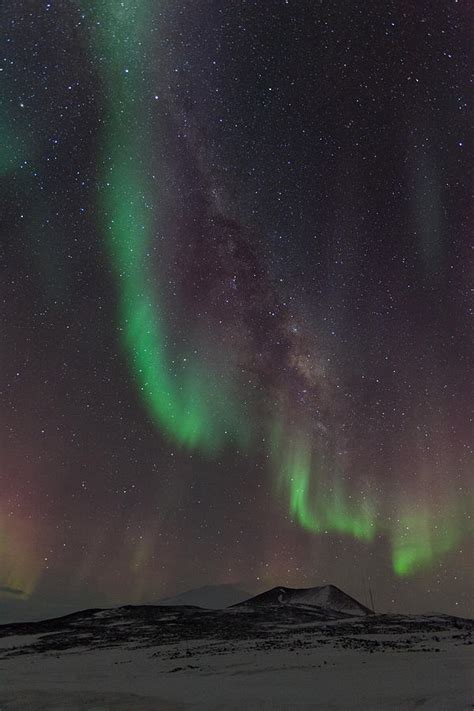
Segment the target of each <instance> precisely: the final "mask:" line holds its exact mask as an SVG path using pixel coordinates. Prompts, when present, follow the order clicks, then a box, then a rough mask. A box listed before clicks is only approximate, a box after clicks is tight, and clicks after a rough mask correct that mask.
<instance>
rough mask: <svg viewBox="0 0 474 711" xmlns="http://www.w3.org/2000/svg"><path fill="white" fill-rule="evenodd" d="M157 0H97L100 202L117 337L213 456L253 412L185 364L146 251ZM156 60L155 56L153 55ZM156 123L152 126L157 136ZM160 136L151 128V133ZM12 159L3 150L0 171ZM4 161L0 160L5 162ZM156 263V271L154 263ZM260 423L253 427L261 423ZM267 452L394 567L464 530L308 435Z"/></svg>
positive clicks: (283, 479) (314, 517)
mask: <svg viewBox="0 0 474 711" xmlns="http://www.w3.org/2000/svg"><path fill="white" fill-rule="evenodd" d="M152 8H153V3H152V2H151V0H141V1H140V0H123V1H122V2H119V1H118V0H101V1H100V2H97V3H95V4H94V14H95V19H96V22H95V26H94V32H95V35H96V36H95V44H96V51H97V52H98V55H99V62H98V63H99V66H100V71H101V74H102V80H103V83H104V88H105V95H106V97H107V98H106V100H105V101H106V106H105V120H104V129H103V135H102V140H103V144H102V163H101V165H102V173H101V188H100V212H101V214H102V215H103V221H104V224H103V228H104V232H105V234H106V237H107V248H108V252H109V255H110V259H111V263H112V265H113V270H114V273H115V277H116V279H117V283H118V297H119V323H120V332H121V334H122V345H123V348H124V351H125V353H126V354H127V357H128V360H129V362H130V364H131V367H132V371H133V375H134V379H135V380H136V382H137V385H138V388H139V390H140V393H141V396H142V399H143V401H144V403H145V405H146V407H147V409H148V411H149V413H150V415H151V417H152V419H153V420H154V422H155V423H156V424H157V426H158V427H159V429H160V430H161V431H162V432H164V433H165V434H166V435H167V436H168V437H169V438H170V439H171V440H172V441H174V442H176V443H179V444H181V445H183V446H185V447H189V448H193V449H197V450H199V451H201V452H202V453H203V454H205V455H207V456H212V455H215V454H216V453H217V452H218V451H219V450H221V449H222V448H223V447H224V446H225V444H226V443H227V442H229V441H233V442H236V443H238V444H239V445H240V446H242V447H243V449H244V451H245V450H248V447H249V445H250V442H251V424H252V423H251V418H250V416H249V413H248V412H247V409H246V407H244V404H243V402H244V400H245V399H244V398H240V399H239V398H238V397H236V394H235V390H236V382H234V379H233V377H232V374H230V375H227V376H226V377H216V375H213V374H212V373H210V372H209V370H210V369H209V368H206V367H204V365H203V362H204V359H203V358H202V357H201V358H199V350H198V352H197V354H196V349H195V348H192V347H190V348H189V349H188V350H189V352H187V353H186V354H185V355H186V358H182V361H183V363H182V364H181V365H180V367H179V368H178V367H177V366H176V365H175V359H174V358H173V357H172V355H171V354H170V349H169V347H168V345H167V343H168V341H167V330H166V322H165V317H164V307H163V298H162V297H160V291H159V284H157V277H156V274H155V273H153V274H152V273H151V268H150V260H149V252H150V246H151V244H152V239H153V235H154V234H155V233H156V232H158V231H159V228H158V227H157V224H156V223H157V220H156V214H155V209H154V207H155V206H156V189H152V188H153V178H152V175H153V171H152V166H151V162H150V160H149V157H150V155H151V154H152V151H151V146H152V141H151V129H152V127H151V126H150V125H149V123H150V122H149V118H148V117H149V115H150V112H149V105H148V102H149V100H150V97H149V96H148V94H149V92H148V91H147V88H146V87H147V80H146V61H145V58H146V56H147V46H146V45H147V30H148V29H149V27H150V25H151V22H150V15H151V12H152ZM148 64H149V63H148ZM157 128H158V127H157V126H153V132H154V134H156V131H157ZM154 140H156V135H155V137H154ZM10 164H11V157H7V159H6V164H5V165H4V166H3V170H5V168H8V167H9V165H10ZM0 167H1V166H0ZM155 271H156V270H155ZM255 429H258V428H257V427H256V428H255ZM270 441H271V445H270V451H269V459H270V461H271V462H272V469H273V471H276V472H278V476H277V485H278V486H277V488H278V492H279V493H280V494H282V493H283V494H284V495H285V496H286V497H287V499H288V502H289V512H290V514H291V517H292V518H293V519H294V520H295V521H296V522H297V523H298V524H299V525H300V526H302V527H303V528H304V529H306V530H308V531H311V532H313V533H315V534H321V533H325V532H328V533H332V532H334V533H338V534H343V535H348V536H352V537H354V538H356V539H358V540H361V541H365V542H370V541H372V540H373V539H374V537H375V536H376V535H380V534H382V535H385V536H388V537H389V538H390V540H391V544H392V566H393V570H394V572H395V573H396V575H398V576H406V575H411V574H414V573H415V572H417V571H418V570H420V569H422V568H425V567H428V566H430V565H432V564H433V562H434V561H435V560H436V559H437V558H438V557H439V556H440V555H442V554H444V553H446V552H447V551H449V550H451V549H452V548H453V546H455V545H456V543H457V542H458V540H459V537H460V536H459V535H458V533H457V532H456V531H455V530H454V527H451V526H449V525H448V523H447V522H446V520H445V521H444V522H443V523H442V524H440V526H439V528H438V527H437V526H436V525H434V524H433V520H432V518H431V517H430V516H428V515H427V514H425V515H421V516H420V515H419V514H418V513H417V514H416V515H413V514H411V513H407V514H406V515H403V516H401V517H400V518H399V520H398V523H397V527H396V528H395V530H391V528H390V527H389V525H381V524H380V516H379V515H377V512H376V507H375V504H374V503H373V502H372V501H370V499H369V497H368V496H363V495H361V496H359V497H358V498H354V497H352V496H350V495H349V494H347V492H346V490H345V486H344V484H343V480H342V478H341V477H340V476H339V477H338V476H337V475H333V477H332V480H331V481H330V483H328V477H327V475H326V476H318V475H317V474H316V473H317V472H318V469H319V470H320V471H321V473H322V470H323V469H324V470H327V465H326V466H325V467H323V466H322V465H321V464H320V463H319V464H318V457H316V456H315V453H314V452H313V448H312V447H311V445H310V444H309V442H310V438H309V437H306V436H302V435H301V433H299V432H296V433H295V432H293V431H291V432H289V433H288V432H284V431H283V430H282V428H281V427H275V428H274V430H273V432H272V435H271V437H270Z"/></svg>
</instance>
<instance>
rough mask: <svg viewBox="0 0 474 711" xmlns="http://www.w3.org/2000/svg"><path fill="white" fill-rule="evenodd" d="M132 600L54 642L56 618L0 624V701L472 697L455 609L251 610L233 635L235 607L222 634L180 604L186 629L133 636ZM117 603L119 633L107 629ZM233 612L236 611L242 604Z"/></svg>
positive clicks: (253, 704)
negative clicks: (251, 628) (283, 617)
mask: <svg viewBox="0 0 474 711" xmlns="http://www.w3.org/2000/svg"><path fill="white" fill-rule="evenodd" d="M161 609H162V610H163V613H164V608H161ZM175 609H176V608H175ZM169 611H170V610H169V608H167V617H162V618H160V620H159V621H158V622H157V621H156V620H154V621H153V623H152V625H151V623H150V619H149V618H147V620H146V625H147V628H146V629H149V628H150V625H151V626H153V625H154V626H155V628H156V627H159V626H160V625H161V626H166V627H167V626H170V625H171V626H173V627H174V625H175V624H176V623H175V618H173V617H171V618H170V615H169ZM132 612H133V608H132ZM132 612H131V611H130V609H128V610H126V611H125V612H123V613H122V611H120V610H118V611H116V612H115V614H112V615H110V616H109V617H107V615H104V614H102V613H100V612H91V613H90V614H89V615H88V616H87V617H83V618H80V621H73V623H71V622H68V627H67V629H70V628H71V625H74V626H76V627H77V634H75V636H74V639H72V636H71V646H67V645H66V647H65V646H64V631H62V632H61V631H58V628H57V627H56V631H53V632H52V631H51V630H48V631H47V632H44V633H43V634H39V635H38V634H32V632H33V630H32V629H25V630H24V634H18V631H15V630H13V629H10V630H9V634H8V636H5V637H1V632H2V628H0V710H1V711H7V710H8V711H9V710H13V709H15V710H18V709H21V710H23V709H25V710H26V709H28V710H31V711H36V710H37V709H44V711H58V710H59V709H62V710H66V709H68V710H69V709H84V710H85V709H87V710H88V711H99V709H102V710H105V709H130V711H141V710H142V709H143V710H148V709H153V710H154V711H175V710H179V709H196V710H200V711H217V710H218V709H219V710H224V709H225V710H227V709H228V710H229V711H237V710H239V711H240V710H245V711H246V710H247V709H248V710H249V711H253V710H255V711H256V710H259V709H266V710H268V711H270V710H272V711H273V710H274V711H283V709H285V710H290V709H296V710H297V709H307V710H309V709H315V710H318V709H320V710H324V711H332V710H333V711H336V710H339V709H345V710H348V711H349V710H350V711H352V710H354V711H359V710H362V709H363V710H364V711H371V710H373V711H376V710H377V709H380V710H382V709H383V710H387V709H389V710H391V711H395V710H396V711H405V710H406V711H411V710H415V709H416V710H418V709H422V710H425V711H426V710H428V709H430V710H434V709H436V710H439V711H456V710H457V709H459V710H460V711H467V710H468V709H472V708H473V707H472V702H473V700H474V696H473V688H472V673H471V671H472V668H473V655H472V649H473V647H472V645H471V644H470V641H471V640H470V635H469V631H467V629H468V628H467V627H466V626H465V624H464V622H465V621H464V622H463V623H462V624H461V623H457V622H455V623H451V622H449V620H447V619H442V618H440V621H439V629H435V627H436V625H437V624H438V623H437V621H436V619H435V618H430V619H428V618H426V619H425V618H413V619H410V618H399V617H394V618H387V619H385V617H384V616H380V617H378V618H373V619H370V620H367V619H366V618H365V619H364V620H363V621H361V620H360V618H359V619H353V620H347V619H346V620H341V621H340V622H337V621H336V622H330V623H329V624H323V623H312V624H307V625H305V624H303V623H299V624H296V625H295V627H294V628H293V629H291V626H288V625H285V626H284V627H279V626H275V625H274V622H272V624H271V629H270V630H269V628H268V626H267V627H265V624H263V623H262V624H260V622H259V623H258V625H257V626H256V633H257V634H256V636H254V637H253V638H248V637H247V638H243V635H242V634H240V635H239V634H238V633H236V635H233V634H232V620H235V621H236V623H237V621H238V620H240V619H241V616H240V613H239V612H237V613H232V616H231V617H230V618H229V619H230V620H231V622H230V625H231V626H230V628H222V629H228V633H226V636H225V638H224V639H219V638H216V637H215V636H213V635H212V634H210V635H208V636H206V638H196V636H195V635H193V634H192V633H191V630H192V628H193V624H194V622H193V621H192V619H193V618H192V615H191V617H189V614H190V613H189V608H188V612H187V613H186V614H187V615H188V617H187V619H188V620H189V621H188V623H187V625H188V630H189V634H188V641H185V640H184V641H183V639H180V640H177V639H174V640H173V641H171V642H170V641H169V638H166V640H165V639H164V638H163V642H160V643H151V640H150V638H148V639H145V636H143V635H144V632H143V630H144V629H145V627H142V626H141V625H142V624H145V623H144V622H143V620H142V619H141V620H138V621H137V623H136V627H135V628H134V631H133V629H132V631H131V632H130V633H129V634H128V633H126V630H127V627H132V628H133V624H131V619H130V615H132ZM122 614H123V616H124V619H123V621H124V622H127V621H128V625H124V627H123V634H128V636H127V638H126V641H124V638H120V641H117V640H118V639H119V638H118V637H117V635H118V634H122V632H119V631H118V630H119V628H118V626H117V622H118V620H119V619H120V617H121V615H122ZM179 614H180V613H177V617H178V616H179ZM222 614H224V613H222ZM227 614H229V613H227ZM244 614H245V618H246V619H247V618H248V617H249V614H250V613H249V612H248V610H247V611H246V612H245V613H242V615H244ZM301 614H302V615H305V614H306V612H305V611H302V613H301ZM196 615H201V617H202V613H199V612H197V613H196ZM204 619H207V620H209V623H211V621H212V620H213V619H214V618H213V616H212V615H209V616H208V617H205V618H204ZM216 619H217V617H216ZM226 619H227V618H226ZM450 619H452V618H450ZM94 620H95V622H94ZM100 621H102V622H100ZM91 623H93V624H95V625H102V630H101V634H100V636H96V637H95V638H94V641H92V642H91V643H90V644H89V645H88V646H83V643H84V635H85V634H86V630H87V629H89V625H91ZM451 624H452V625H453V626H451ZM104 625H105V627H104ZM463 625H464V626H463ZM244 629H245V634H246V635H247V627H245V628H244ZM41 637H43V638H44V639H43V640H41ZM39 642H41V643H42V644H43V646H42V647H41V646H38V643H39ZM46 642H48V643H46ZM48 645H49V646H48ZM33 650H35V651H33Z"/></svg>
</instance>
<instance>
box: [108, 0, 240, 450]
mask: <svg viewBox="0 0 474 711" xmlns="http://www.w3.org/2000/svg"><path fill="white" fill-rule="evenodd" d="M150 9H151V5H150V4H149V2H148V0H146V1H143V2H137V1H135V2H132V1H131V0H126V1H123V2H120V3H119V2H116V0H103V2H101V3H99V4H98V5H97V7H96V10H95V12H96V15H97V18H98V20H97V27H98V30H97V33H98V37H97V40H98V41H97V46H98V50H99V52H100V53H101V60H102V61H101V62H100V64H101V68H102V72H103V81H104V85H105V87H106V90H107V94H108V96H109V103H108V106H107V111H106V127H105V129H104V132H103V139H104V146H103V165H104V166H105V167H104V170H103V173H102V189H101V192H102V195H101V213H102V214H103V215H104V217H105V225H104V228H105V231H106V234H107V243H108V250H109V254H110V257H111V261H112V264H113V267H114V272H115V275H116V278H117V280H118V284H119V310H120V316H119V319H120V325H121V332H122V335H123V346H124V349H125V351H126V353H127V354H128V357H129V360H130V362H131V365H132V368H133V373H134V376H135V379H136V381H137V383H138V387H139V389H140V392H141V395H142V398H143V400H144V402H145V404H146V406H147V408H148V410H149V412H150V414H151V416H152V418H153V419H154V421H155V422H156V423H157V424H158V425H159V427H160V429H162V430H163V431H164V432H165V433H166V434H167V435H168V436H169V437H170V438H171V439H173V440H174V441H176V442H178V443H180V444H182V445H184V446H187V447H190V448H198V449H200V450H201V451H203V452H204V453H206V454H208V455H210V454H214V453H216V452H217V451H218V450H220V449H221V448H222V447H223V445H224V443H225V441H226V440H227V439H228V438H229V437H231V438H232V439H233V440H234V441H237V442H239V444H242V445H246V444H247V443H248V439H249V427H248V424H247V423H248V417H246V416H245V413H244V409H243V408H242V406H240V405H239V404H238V401H237V400H236V398H235V397H234V393H233V387H232V385H233V384H232V382H226V381H225V380H224V379H223V378H219V380H218V382H217V378H216V377H213V376H212V374H210V373H209V372H207V371H206V368H204V367H203V366H202V364H201V363H200V361H199V359H198V358H196V357H195V356H194V357H192V356H188V357H187V358H182V365H181V367H180V369H179V371H178V369H177V368H176V367H175V368H174V370H173V368H172V367H171V365H170V363H171V361H172V358H170V356H169V354H168V353H167V347H166V331H165V323H164V317H163V309H162V308H160V304H159V299H158V298H157V295H158V293H159V287H158V286H157V278H156V275H155V274H153V275H152V274H151V273H150V268H149V265H148V263H149V258H148V254H149V249H150V244H151V238H152V235H153V233H154V230H156V227H155V225H154V214H153V209H152V207H151V206H152V205H153V204H154V194H153V197H152V190H151V183H152V178H151V174H152V169H151V166H150V165H149V161H148V156H150V155H151V139H150V133H151V127H150V126H149V125H148V120H147V116H148V115H149V106H147V101H149V99H150V97H149V96H148V93H149V92H147V91H146V90H145V85H146V79H145V75H146V72H145V62H144V56H146V50H147V47H146V34H147V33H146V31H145V30H146V29H147V28H148V27H149V26H150V25H149V21H148V20H149V13H150ZM154 129H155V131H156V127H154ZM147 174H148V175H149V177H148V178H147V177H146V176H147Z"/></svg>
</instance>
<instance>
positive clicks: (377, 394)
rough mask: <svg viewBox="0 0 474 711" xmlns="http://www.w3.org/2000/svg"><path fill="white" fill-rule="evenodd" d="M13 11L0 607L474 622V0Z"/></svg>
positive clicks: (124, 4) (5, 158) (2, 122)
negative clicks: (206, 590) (228, 600)
mask: <svg viewBox="0 0 474 711" xmlns="http://www.w3.org/2000/svg"><path fill="white" fill-rule="evenodd" d="M413 5H414V6H413ZM0 20H1V26H2V28H4V31H3V32H2V36H1V38H0V87H1V89H0V90H1V92H2V101H1V102H0V127H1V128H2V137H3V140H2V150H1V153H0V200H1V208H2V209H1V234H2V244H3V245H4V249H3V253H4V255H5V257H6V259H5V265H6V270H5V276H4V279H3V280H2V282H3V283H2V306H3V308H2V322H3V323H2V325H3V330H2V332H3V334H4V338H3V352H2V355H3V357H2V366H3V367H2V373H1V392H2V423H3V425H4V426H3V433H2V443H1V450H2V468H1V473H0V483H1V488H2V496H1V498H0V617H2V618H3V619H10V618H11V619H16V618H18V619H19V618H20V617H21V618H26V617H27V616H35V615H48V614H59V613H61V612H66V611H70V610H74V609H77V608H79V607H88V606H92V605H94V606H98V605H112V604H118V603H129V602H132V603H140V602H156V601H158V600H159V599H160V598H162V597H165V596H167V595H172V594H174V593H176V592H178V591H180V590H183V589H186V588H191V587H195V586H198V585H202V584H206V583H237V584H239V586H240V587H243V588H246V589H248V590H251V591H259V590H262V589H264V588H265V587H270V586H272V585H276V584H282V585H294V586H305V585H307V586H310V585H319V584H321V585H322V584H324V583H325V582H330V583H333V584H335V585H338V586H339V587H341V588H342V589H344V590H347V592H349V593H350V594H351V595H354V596H356V597H359V598H360V599H361V601H362V602H365V600H364V594H365V592H364V591H365V589H366V587H367V584H368V582H369V581H370V584H371V587H372V589H373V590H374V594H375V596H376V604H377V606H378V607H379V608H380V609H382V610H392V609H395V610H408V611H427V610H428V611H429V610H434V609H436V610H440V611H443V612H452V613H454V614H469V612H471V613H472V609H471V608H470V607H469V605H470V599H471V593H472V582H473V581H472V574H471V571H470V564H469V550H470V546H471V544H472V539H471V538H470V537H471V536H472V517H471V503H472V488H471V483H472V420H470V413H471V402H472V387H471V386H470V382H471V380H472V377H471V373H472V330H471V328H470V325H469V323H468V317H469V313H470V311H471V310H472V294H471V293H470V283H469V282H470V279H469V277H470V274H471V273H472V269H471V268H470V259H471V252H470V245H469V235H470V231H469V217H470V203H469V197H470V195H469V193H470V190H469V185H470V177H472V176H471V170H470V162H472V161H470V160H469V147H470V122H469V110H468V87H469V80H470V76H469V59H470V57H469V53H470V50H469V46H470V38H469V24H470V22H471V21H472V11H471V8H470V6H469V4H468V3H467V2H462V1H461V0H459V2H457V1H450V2H446V3H443V4H438V5H436V6H434V7H433V6H432V4H430V3H427V2H421V3H412V6H409V5H408V4H407V3H403V2H394V1H387V2H383V3H382V2H375V1H374V2H363V3H362V2H359V1H358V0H351V1H350V2H347V3H338V2H326V3H322V2H315V1H314V0H311V2H310V1H309V0H308V1H306V0H300V1H298V2H296V0H270V1H268V2H258V1H257V0H239V2H232V3H225V2H221V1H220V0H213V1H210V2H203V3H196V2H191V0H173V1H172V2H171V0H160V2H151V0H122V1H119V0H117V1H115V0H100V1H99V2H95V3H88V2H83V1H82V0H58V1H57V2H37V3H32V2H29V1H27V0H19V1H18V2H16V3H9V4H6V6H5V7H2V8H1V9H0Z"/></svg>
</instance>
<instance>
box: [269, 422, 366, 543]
mask: <svg viewBox="0 0 474 711" xmlns="http://www.w3.org/2000/svg"><path fill="white" fill-rule="evenodd" d="M271 442H272V450H273V451H272V455H273V466H274V467H276V468H277V469H278V470H279V472H280V476H279V480H278V488H279V489H280V490H281V489H283V490H284V491H285V490H286V493H287V495H288V498H289V504H290V506H289V508H290V514H291V516H292V517H293V518H294V519H295V520H296V521H297V522H298V523H299V524H300V525H301V526H302V527H303V528H304V529H306V530H308V531H311V532H313V533H339V534H343V535H349V536H352V537H353V538H357V539H358V540H362V541H371V540H372V539H373V538H374V535H375V532H376V528H375V507H374V506H373V505H372V503H371V502H370V501H369V500H368V498H366V497H364V498H363V499H361V500H360V501H357V500H354V499H353V498H351V497H349V496H348V495H346V494H345V491H344V488H343V485H342V481H341V479H340V477H338V476H335V475H333V477H332V480H331V483H330V485H328V484H327V482H321V483H320V484H319V485H318V476H317V474H316V473H317V472H318V470H319V471H320V472H322V471H323V469H324V467H323V466H322V465H321V464H318V460H317V457H316V456H315V455H314V453H313V451H312V448H311V446H310V444H309V438H301V437H299V438H298V437H297V436H296V437H291V436H290V437H282V428H281V427H280V426H276V427H275V429H274V431H273V433H272V437H271ZM283 442H287V444H286V445H282V443H283ZM319 478H320V479H321V477H319Z"/></svg>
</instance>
